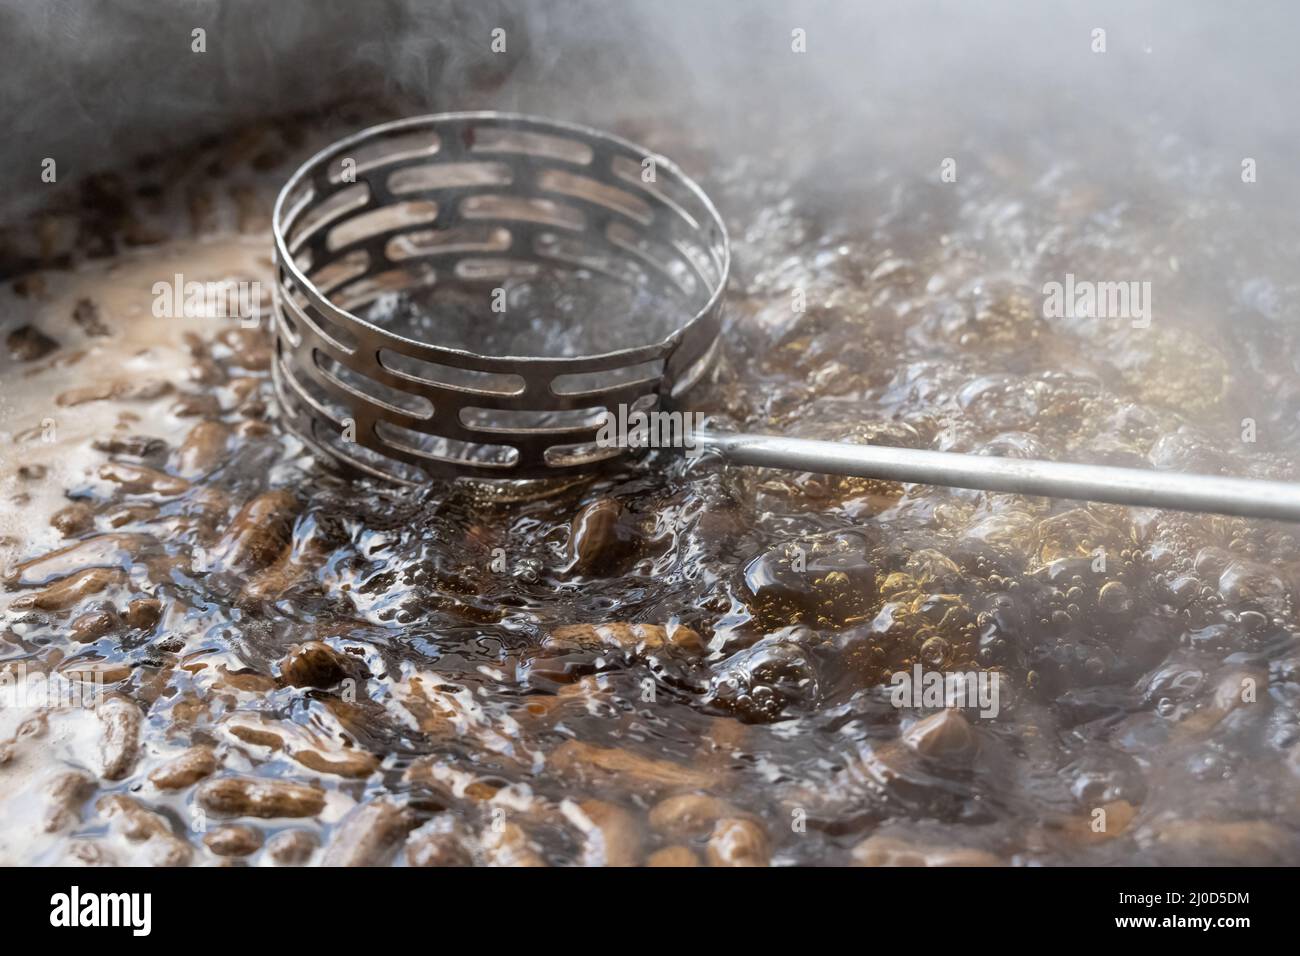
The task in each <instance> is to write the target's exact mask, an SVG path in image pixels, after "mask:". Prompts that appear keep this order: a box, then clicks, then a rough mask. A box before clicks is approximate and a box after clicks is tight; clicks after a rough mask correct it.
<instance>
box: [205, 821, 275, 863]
mask: <svg viewBox="0 0 1300 956" xmlns="http://www.w3.org/2000/svg"><path fill="white" fill-rule="evenodd" d="M203 843H204V845H205V846H207V848H208V849H209V850H211V851H212V852H213V853H215V854H216V855H217V856H228V857H238V856H249V855H250V854H252V853H256V852H257V850H258V848H259V847H261V845H262V831H260V830H255V829H254V828H253V827H248V826H243V825H242V824H229V825H226V826H220V827H215V828H214V829H212V830H209V831H208V832H207V833H205V834H204V835H203Z"/></svg>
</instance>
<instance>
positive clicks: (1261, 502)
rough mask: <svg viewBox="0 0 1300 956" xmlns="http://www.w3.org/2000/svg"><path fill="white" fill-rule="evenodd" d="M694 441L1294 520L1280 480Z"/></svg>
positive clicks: (943, 480)
mask: <svg viewBox="0 0 1300 956" xmlns="http://www.w3.org/2000/svg"><path fill="white" fill-rule="evenodd" d="M695 441H696V445H697V447H698V448H700V449H705V450H707V449H713V450H715V451H716V452H718V453H719V454H720V455H721V456H722V457H723V458H724V459H725V460H726V461H729V462H734V463H735V464H738V465H758V466H761V467H765V468H785V469H790V470H793V471H813V472H819V473H821V474H829V475H852V476H855V477H859V478H884V479H888V480H891V481H904V482H914V483H917V484H925V485H945V486H948V487H952V488H979V489H982V490H984V491H1006V492H1013V493H1015V494H1021V495H1043V496H1046V497H1052V498H1077V499H1081V500H1084V501H1106V502H1110V503H1112V504H1118V505H1136V506H1138V507H1146V508H1168V509H1170V510H1173V511H1208V512H1212V513H1214V514H1224V515H1239V516H1241V517H1246V518H1276V519H1278V520H1281V521H1300V485H1297V484H1291V483H1288V482H1281V481H1256V480H1254V479H1250V478H1223V477H1219V476H1217V475H1185V474H1180V473H1177V472H1168V471H1144V470H1141V469H1137V468H1113V467H1110V466H1105V465H1076V464H1070V463H1068V462H1056V461H1026V460H1023V459H1019V458H986V457H983V456H980V455H963V454H957V453H954V452H944V451H925V450H922V449H918V448H891V447H888V446H885V445H849V444H844V443H841V442H832V441H811V440H808V439H804V438H781V437H777V436H775V435H736V434H726V433H720V432H710V431H700V432H696V434H695Z"/></svg>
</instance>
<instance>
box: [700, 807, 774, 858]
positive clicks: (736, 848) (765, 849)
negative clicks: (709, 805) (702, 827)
mask: <svg viewBox="0 0 1300 956" xmlns="http://www.w3.org/2000/svg"><path fill="white" fill-rule="evenodd" d="M707 854H708V858H709V866H767V865H768V864H769V863H770V862H771V856H772V851H771V849H770V848H769V846H768V842H767V834H766V833H765V832H764V831H763V828H762V827H760V826H759V825H758V824H757V823H755V822H754V821H753V820H745V819H741V818H738V817H724V818H723V819H721V820H719V821H718V822H717V824H715V825H714V827H713V834H712V835H711V836H710V837H709V845H708V848H707Z"/></svg>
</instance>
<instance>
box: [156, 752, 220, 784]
mask: <svg viewBox="0 0 1300 956" xmlns="http://www.w3.org/2000/svg"><path fill="white" fill-rule="evenodd" d="M217 766H218V761H217V755H216V754H215V753H213V752H212V750H211V748H209V747H191V748H190V749H189V750H185V751H182V752H181V753H179V754H177V755H176V756H175V757H173V758H172V759H171V760H169V761H167V762H166V763H165V764H163V765H162V766H161V767H158V768H156V769H155V770H154V771H153V772H151V773H150V774H149V780H150V781H151V782H152V783H153V785H154V786H155V787H157V788H158V789H159V790H181V789H184V788H185V787H188V786H192V785H193V784H196V783H198V782H199V781H200V780H202V779H203V778H204V777H207V776H210V775H211V774H213V773H215V772H216V769H217Z"/></svg>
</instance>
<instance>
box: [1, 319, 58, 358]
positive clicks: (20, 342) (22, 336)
mask: <svg viewBox="0 0 1300 956" xmlns="http://www.w3.org/2000/svg"><path fill="white" fill-rule="evenodd" d="M5 346H6V347H7V348H8V349H9V354H10V355H11V356H13V358H14V360H15V361H17V362H36V361H39V360H40V359H43V358H45V356H47V355H49V354H50V353H51V352H53V351H55V350H56V349H58V347H59V343H58V342H56V341H55V340H54V339H52V338H50V337H49V336H48V335H46V334H45V333H44V332H42V331H41V330H40V329H38V328H36V327H35V326H32V325H24V326H22V327H20V328H17V329H14V330H13V331H12V332H10V333H9V335H8V337H7V338H6V339H5Z"/></svg>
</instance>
